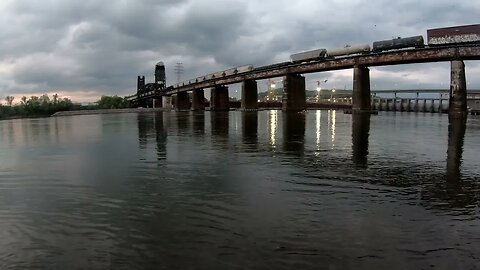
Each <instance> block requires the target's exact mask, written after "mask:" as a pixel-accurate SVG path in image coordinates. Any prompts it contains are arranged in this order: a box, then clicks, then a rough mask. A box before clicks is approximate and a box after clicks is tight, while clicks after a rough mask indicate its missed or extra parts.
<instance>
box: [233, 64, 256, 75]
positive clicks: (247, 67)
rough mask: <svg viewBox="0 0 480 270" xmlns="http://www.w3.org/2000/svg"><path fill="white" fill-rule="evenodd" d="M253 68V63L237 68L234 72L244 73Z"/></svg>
mask: <svg viewBox="0 0 480 270" xmlns="http://www.w3.org/2000/svg"><path fill="white" fill-rule="evenodd" d="M252 70H253V65H244V66H239V67H236V68H235V71H234V74H238V73H244V72H248V71H252Z"/></svg>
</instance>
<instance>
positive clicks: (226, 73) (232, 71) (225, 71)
mask: <svg viewBox="0 0 480 270" xmlns="http://www.w3.org/2000/svg"><path fill="white" fill-rule="evenodd" d="M235 70H236V68H229V69H227V70H224V71H223V73H224V75H223V76H230V75H233V74H235Z"/></svg>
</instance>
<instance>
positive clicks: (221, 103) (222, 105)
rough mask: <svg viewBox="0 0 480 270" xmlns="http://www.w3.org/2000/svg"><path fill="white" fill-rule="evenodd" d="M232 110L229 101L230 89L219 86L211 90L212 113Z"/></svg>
mask: <svg viewBox="0 0 480 270" xmlns="http://www.w3.org/2000/svg"><path fill="white" fill-rule="evenodd" d="M229 109H230V101H229V99H228V87H226V86H224V85H218V86H215V87H212V88H211V98H210V110H211V111H228V110H229Z"/></svg>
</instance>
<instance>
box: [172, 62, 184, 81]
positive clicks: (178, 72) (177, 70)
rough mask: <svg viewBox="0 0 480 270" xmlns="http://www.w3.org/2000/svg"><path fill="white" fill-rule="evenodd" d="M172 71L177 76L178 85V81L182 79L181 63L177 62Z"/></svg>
mask: <svg viewBox="0 0 480 270" xmlns="http://www.w3.org/2000/svg"><path fill="white" fill-rule="evenodd" d="M174 71H175V75H177V83H179V82H180V79H181V78H182V75H183V72H184V69H183V63H182V62H177V63H176V64H175V69H174Z"/></svg>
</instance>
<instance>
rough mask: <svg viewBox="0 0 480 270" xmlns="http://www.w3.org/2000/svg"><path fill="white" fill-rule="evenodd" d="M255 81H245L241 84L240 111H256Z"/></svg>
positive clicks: (256, 93) (256, 89)
mask: <svg viewBox="0 0 480 270" xmlns="http://www.w3.org/2000/svg"><path fill="white" fill-rule="evenodd" d="M257 100H258V88H257V81H254V80H245V81H243V82H242V110H243V111H253V110H257V109H258V102H257Z"/></svg>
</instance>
